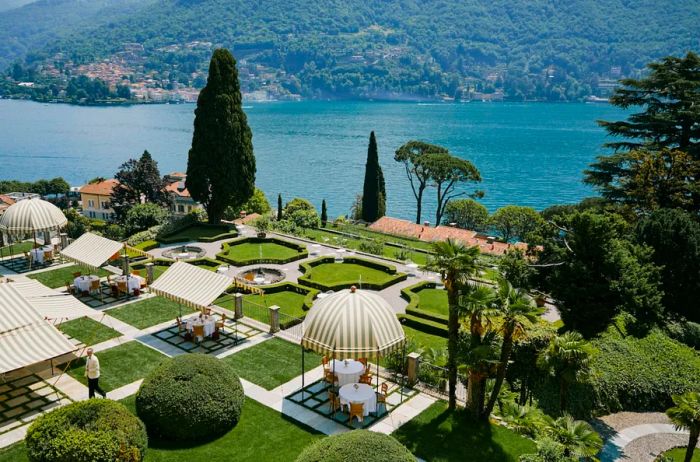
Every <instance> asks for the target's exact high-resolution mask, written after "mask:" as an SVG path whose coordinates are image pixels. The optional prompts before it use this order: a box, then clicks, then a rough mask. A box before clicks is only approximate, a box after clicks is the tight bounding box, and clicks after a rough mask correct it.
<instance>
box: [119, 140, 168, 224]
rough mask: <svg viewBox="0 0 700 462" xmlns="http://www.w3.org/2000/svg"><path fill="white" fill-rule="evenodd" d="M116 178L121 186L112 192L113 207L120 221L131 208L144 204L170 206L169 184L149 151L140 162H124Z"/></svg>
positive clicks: (144, 153)
mask: <svg viewBox="0 0 700 462" xmlns="http://www.w3.org/2000/svg"><path fill="white" fill-rule="evenodd" d="M114 178H115V179H116V180H117V181H119V184H118V185H117V186H116V187H115V188H114V190H113V191H112V207H113V208H114V213H115V214H116V215H117V219H118V220H123V219H124V218H125V217H126V214H127V212H128V211H129V209H131V207H133V206H134V205H136V204H140V203H142V202H145V203H153V204H158V205H161V206H163V207H169V206H170V196H169V195H168V193H167V191H166V190H165V187H166V185H167V184H166V182H165V180H164V179H163V177H161V176H160V171H159V170H158V162H156V161H155V160H153V157H151V153H149V152H148V151H143V154H141V157H140V158H139V159H138V160H137V159H129V160H128V161H126V162H124V163H123V164H122V165H121V166H120V167H119V170H118V171H117V173H115V174H114Z"/></svg>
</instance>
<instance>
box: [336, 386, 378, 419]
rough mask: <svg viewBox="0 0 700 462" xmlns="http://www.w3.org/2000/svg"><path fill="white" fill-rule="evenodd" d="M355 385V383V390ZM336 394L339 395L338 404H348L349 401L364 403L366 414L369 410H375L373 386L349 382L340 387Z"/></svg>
mask: <svg viewBox="0 0 700 462" xmlns="http://www.w3.org/2000/svg"><path fill="white" fill-rule="evenodd" d="M355 385H357V390H356V389H355ZM338 394H339V395H340V404H342V405H344V406H349V405H350V403H362V404H364V414H365V415H366V416H367V415H369V413H370V412H376V411H377V395H376V394H375V393H374V388H372V387H370V386H369V385H367V384H365V383H360V384H353V383H349V384H347V385H345V386H342V387H340V391H339V392H338Z"/></svg>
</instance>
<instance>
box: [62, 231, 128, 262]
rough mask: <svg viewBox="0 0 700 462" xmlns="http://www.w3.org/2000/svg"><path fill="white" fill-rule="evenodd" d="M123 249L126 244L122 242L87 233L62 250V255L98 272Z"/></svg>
mask: <svg viewBox="0 0 700 462" xmlns="http://www.w3.org/2000/svg"><path fill="white" fill-rule="evenodd" d="M123 248H124V244H122V243H121V242H117V241H113V240H111V239H107V238H106V237H102V236H98V235H97V234H92V233H85V234H83V235H82V236H80V237H79V238H78V239H76V240H75V241H73V243H72V244H70V245H69V246H68V247H66V248H65V249H63V250H61V254H62V255H63V256H64V257H66V258H67V259H68V260H71V261H74V262H76V263H78V264H79V265H84V266H87V267H88V268H92V269H93V270H97V268H99V267H100V266H102V265H104V264H105V263H107V261H109V259H110V258H111V257H112V256H113V255H114V254H117V253H119V252H120V251H121V250H122V249H123Z"/></svg>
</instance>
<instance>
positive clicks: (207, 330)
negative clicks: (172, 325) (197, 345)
mask: <svg viewBox="0 0 700 462" xmlns="http://www.w3.org/2000/svg"><path fill="white" fill-rule="evenodd" d="M201 325H203V326H204V336H205V337H211V336H212V334H213V333H214V329H215V327H216V320H215V319H214V318H212V317H210V318H209V319H200V318H191V319H188V320H187V330H188V331H189V332H192V331H193V330H194V326H201Z"/></svg>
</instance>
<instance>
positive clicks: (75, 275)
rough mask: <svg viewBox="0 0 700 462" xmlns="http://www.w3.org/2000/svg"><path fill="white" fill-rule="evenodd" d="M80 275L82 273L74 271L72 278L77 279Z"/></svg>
mask: <svg viewBox="0 0 700 462" xmlns="http://www.w3.org/2000/svg"><path fill="white" fill-rule="evenodd" d="M82 275H83V273H81V272H80V271H76V272H75V273H73V277H74V278H79V277H80V276H82Z"/></svg>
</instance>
